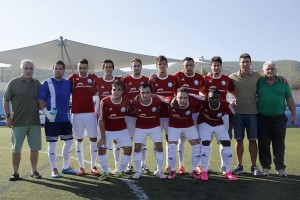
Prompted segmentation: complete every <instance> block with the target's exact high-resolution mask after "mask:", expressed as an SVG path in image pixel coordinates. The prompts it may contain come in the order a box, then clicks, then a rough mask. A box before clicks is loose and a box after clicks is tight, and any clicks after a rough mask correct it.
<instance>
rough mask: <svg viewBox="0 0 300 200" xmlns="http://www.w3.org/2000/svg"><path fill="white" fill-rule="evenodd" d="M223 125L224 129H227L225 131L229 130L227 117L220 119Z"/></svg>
mask: <svg viewBox="0 0 300 200" xmlns="http://www.w3.org/2000/svg"><path fill="white" fill-rule="evenodd" d="M222 120H223V123H224V125H225V128H226V129H227V131H228V130H229V115H224V116H223V117H222Z"/></svg>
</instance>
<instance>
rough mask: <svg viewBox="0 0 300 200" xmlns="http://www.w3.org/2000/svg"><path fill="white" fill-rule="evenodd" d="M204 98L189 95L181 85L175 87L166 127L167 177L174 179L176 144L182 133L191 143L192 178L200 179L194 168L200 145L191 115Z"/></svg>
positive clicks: (198, 158) (197, 160) (198, 159)
mask: <svg viewBox="0 0 300 200" xmlns="http://www.w3.org/2000/svg"><path fill="white" fill-rule="evenodd" d="M204 99H205V98H204V97H200V96H196V95H194V96H191V97H189V93H188V89H187V88H185V87H181V88H178V89H177V94H176V97H175V98H174V99H173V100H172V101H171V103H170V106H169V129H168V137H169V165H170V175H169V176H168V179H175V177H176V169H175V165H176V146H177V145H178V140H179V138H180V137H181V136H182V135H184V137H185V138H186V139H187V140H188V141H189V143H190V144H191V145H192V157H191V163H192V170H193V171H192V172H191V176H192V177H193V178H194V179H200V176H199V175H197V172H196V168H197V165H198V163H199V161H200V150H201V146H200V140H199V135H198V131H197V129H196V127H195V125H194V122H193V118H192V115H193V113H194V111H195V109H196V108H197V107H200V105H201V104H202V103H201V102H204Z"/></svg>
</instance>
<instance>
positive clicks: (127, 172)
mask: <svg viewBox="0 0 300 200" xmlns="http://www.w3.org/2000/svg"><path fill="white" fill-rule="evenodd" d="M125 174H133V166H132V165H128V166H127V170H126V172H125Z"/></svg>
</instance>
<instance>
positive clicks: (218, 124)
mask: <svg viewBox="0 0 300 200" xmlns="http://www.w3.org/2000/svg"><path fill="white" fill-rule="evenodd" d="M228 114H229V115H234V110H233V108H232V106H231V105H230V104H229V103H228V102H227V101H222V100H220V92H219V91H218V90H217V89H216V88H211V90H210V91H209V93H208V101H206V104H205V105H203V107H202V108H201V111H200V115H199V118H198V124H199V132H200V139H201V141H202V149H201V164H202V172H201V180H208V174H207V168H208V165H209V159H210V151H211V148H210V142H211V138H212V134H215V136H216V138H217V140H218V141H220V143H221V145H222V146H223V149H222V152H221V156H222V159H223V166H224V173H225V178H228V179H229V180H237V178H236V177H235V176H234V175H233V174H232V172H231V171H230V168H231V165H232V150H231V142H230V138H229V135H228V131H227V129H226V127H225V125H224V123H223V120H222V117H223V116H224V115H228Z"/></svg>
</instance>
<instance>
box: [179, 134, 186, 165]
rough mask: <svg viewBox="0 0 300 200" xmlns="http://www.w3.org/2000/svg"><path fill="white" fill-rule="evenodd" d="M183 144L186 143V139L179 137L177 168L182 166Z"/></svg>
mask: <svg viewBox="0 0 300 200" xmlns="http://www.w3.org/2000/svg"><path fill="white" fill-rule="evenodd" d="M185 142H186V137H185V136H183V135H181V136H180V138H179V141H178V160H179V166H184V154H185Z"/></svg>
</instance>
